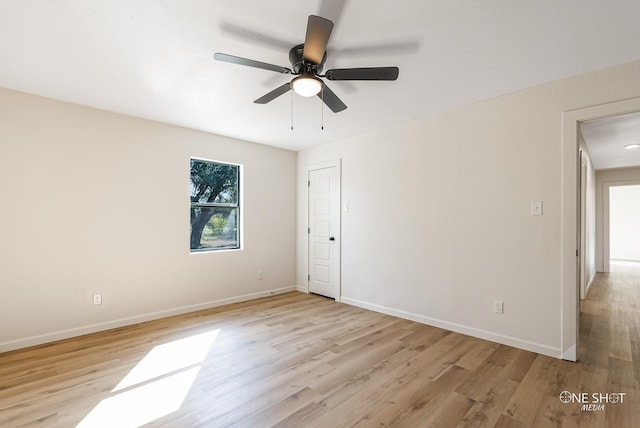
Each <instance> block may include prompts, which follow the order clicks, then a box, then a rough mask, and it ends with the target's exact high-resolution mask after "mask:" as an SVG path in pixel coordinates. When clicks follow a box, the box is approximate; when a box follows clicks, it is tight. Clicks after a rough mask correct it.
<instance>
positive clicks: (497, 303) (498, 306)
mask: <svg viewBox="0 0 640 428" xmlns="http://www.w3.org/2000/svg"><path fill="white" fill-rule="evenodd" d="M493 312H494V313H496V314H503V313H504V302H503V301H502V300H494V302H493Z"/></svg>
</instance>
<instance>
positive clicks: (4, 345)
mask: <svg viewBox="0 0 640 428" xmlns="http://www.w3.org/2000/svg"><path fill="white" fill-rule="evenodd" d="M297 289H298V287H296V286H294V285H292V286H290V287H282V288H276V289H274V290H267V291H260V292H257V293H251V294H245V295H242V296H235V297H228V298H225V299H219V300H213V301H210V302H205V303H198V304H195V305H188V306H180V307H177V308H171V309H166V310H162V311H157V312H149V313H146V314H142V315H135V316H132V317H126V318H120V319H117V320H113V321H105V322H101V323H97V324H89V325H85V326H81V327H74V328H70V329H67V330H60V331H55V332H51V333H45V334H40V335H37V336H30V337H25V338H23V339H16V340H10V341H7V342H0V352H7V351H13V350H15V349H21V348H26V347H29V346H34V345H41V344H43V343H49V342H54V341H56V340H62V339H68V338H70V337H76V336H82V335H85V334H90V333H96V332H99V331H104V330H110V329H112V328H118V327H124V326H127V325H132V324H137V323H141V322H145V321H151V320H155V319H159V318H166V317H170V316H173V315H180V314H186V313H188V312H195V311H200V310H203V309H209V308H215V307H217V306H223V305H229V304H231V303H238V302H245V301H247V300H253V299H259V298H261V297H268V296H273V295H275V294H282V293H288V292H289V291H296V290H297Z"/></svg>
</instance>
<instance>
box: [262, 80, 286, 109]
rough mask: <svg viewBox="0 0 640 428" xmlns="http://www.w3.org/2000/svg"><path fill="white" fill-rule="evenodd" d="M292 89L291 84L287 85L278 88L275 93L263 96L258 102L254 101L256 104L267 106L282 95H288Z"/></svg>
mask: <svg viewBox="0 0 640 428" xmlns="http://www.w3.org/2000/svg"><path fill="white" fill-rule="evenodd" d="M290 89H291V83H288V82H287V83H285V84H284V85H282V86H279V87H277V88H276V89H274V90H273V91H271V92H269V93H268V94H266V95H263V96H261V97H260V98H258V99H257V100H255V101H254V103H256V104H266V103H268V102H271V101H273V100H275V99H276V98H278V97H279V96H280V95H282V94H286V93H287V92H289V90H290Z"/></svg>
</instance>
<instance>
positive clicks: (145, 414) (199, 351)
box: [77, 330, 219, 428]
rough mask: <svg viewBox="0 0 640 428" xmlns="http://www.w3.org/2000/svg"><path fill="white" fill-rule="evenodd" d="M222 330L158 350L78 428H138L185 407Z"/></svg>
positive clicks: (155, 348) (193, 337) (135, 369)
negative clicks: (188, 396)
mask: <svg viewBox="0 0 640 428" xmlns="http://www.w3.org/2000/svg"><path fill="white" fill-rule="evenodd" d="M218 333H219V330H212V331H209V332H205V333H201V334H197V335H194V336H189V337H186V338H183V339H178V340H174V341H172V342H168V343H164V344H162V345H158V346H156V347H154V348H153V349H152V350H151V351H150V352H149V353H148V354H147V355H146V356H145V357H144V358H143V359H142V360H141V361H140V362H139V363H138V364H137V365H136V366H135V367H134V368H133V369H132V370H131V371H130V372H129V374H127V376H125V377H124V379H122V381H121V382H120V383H119V384H118V385H117V386H116V387H115V388H114V389H113V390H112V391H111V392H112V393H115V394H114V395H112V396H111V397H108V398H105V399H104V400H102V401H101V402H100V403H98V405H97V406H96V407H94V408H93V410H92V411H91V412H90V413H89V414H88V415H87V416H86V417H85V418H84V419H83V420H82V421H81V422H80V423H79V424H78V425H77V427H80V428H88V427H92V428H94V427H138V426H140V425H144V424H146V423H149V422H152V421H154V420H156V419H159V418H161V417H163V416H166V415H168V414H170V413H172V412H175V411H176V410H178V409H179V408H180V406H182V403H183V402H184V399H185V398H186V396H187V394H188V393H189V390H190V389H191V386H192V385H193V382H194V381H195V379H196V377H197V375H198V372H199V371H200V364H201V363H202V362H203V361H204V360H205V358H206V357H207V354H208V353H209V350H210V349H211V346H212V345H213V342H214V341H215V340H216V337H217V335H218Z"/></svg>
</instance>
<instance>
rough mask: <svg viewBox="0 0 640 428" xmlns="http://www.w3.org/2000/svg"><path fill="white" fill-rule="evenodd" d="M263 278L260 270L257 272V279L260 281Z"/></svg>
mask: <svg viewBox="0 0 640 428" xmlns="http://www.w3.org/2000/svg"><path fill="white" fill-rule="evenodd" d="M262 278H264V274H263V273H262V271H261V270H259V271H258V279H262Z"/></svg>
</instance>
